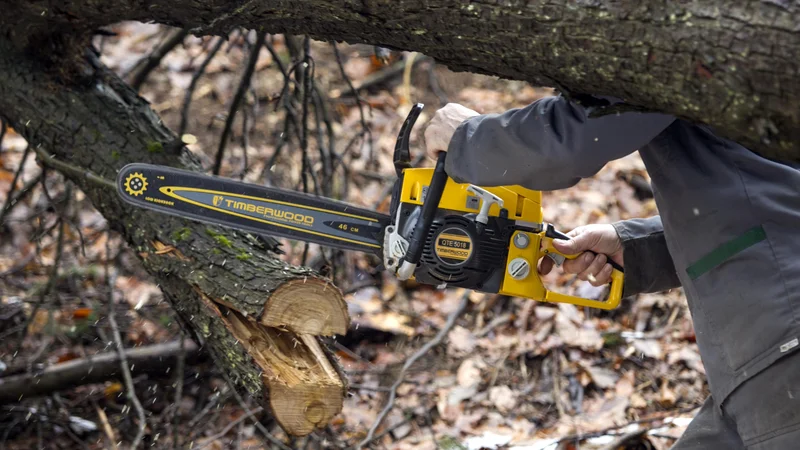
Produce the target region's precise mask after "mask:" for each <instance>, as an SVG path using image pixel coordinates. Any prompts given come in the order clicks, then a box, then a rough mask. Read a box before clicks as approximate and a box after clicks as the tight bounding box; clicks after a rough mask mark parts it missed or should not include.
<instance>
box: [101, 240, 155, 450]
mask: <svg viewBox="0 0 800 450" xmlns="http://www.w3.org/2000/svg"><path fill="white" fill-rule="evenodd" d="M110 255H111V250H110V244H109V240H108V239H107V240H106V264H105V272H106V273H105V277H106V282H107V283H108V324H109V325H110V326H111V333H112V335H113V337H114V343H115V344H116V347H117V353H118V354H119V363H120V369H121V370H122V378H123V379H124V381H125V388H126V390H127V395H128V400H129V401H130V402H131V403H133V406H134V408H135V409H136V414H137V415H138V416H139V431H137V432H136V437H134V439H133V442H132V443H131V448H132V449H136V448H138V447H139V444H140V443H141V442H142V437H143V436H144V429H145V426H146V425H147V418H146V417H145V415H144V408H142V404H141V403H140V402H139V398H138V397H137V396H136V391H135V390H134V385H133V377H132V376H131V370H130V366H128V356H127V355H126V354H125V347H124V345H123V343H122V336H121V335H120V332H119V327H118V326H117V320H116V319H115V317H114V315H115V314H114V282H113V281H112V280H111V277H110V274H109V270H108V261H109V256H110Z"/></svg>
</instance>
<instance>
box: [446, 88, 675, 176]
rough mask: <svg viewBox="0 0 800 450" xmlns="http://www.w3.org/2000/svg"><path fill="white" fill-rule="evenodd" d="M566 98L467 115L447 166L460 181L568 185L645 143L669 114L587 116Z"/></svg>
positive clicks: (655, 134) (579, 107)
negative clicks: (506, 109) (500, 110)
mask: <svg viewBox="0 0 800 450" xmlns="http://www.w3.org/2000/svg"><path fill="white" fill-rule="evenodd" d="M588 116H589V111H588V110H587V109H586V108H584V107H582V106H580V105H577V104H575V103H571V102H569V101H567V100H566V99H565V98H563V97H547V98H543V99H540V100H538V101H536V102H534V103H532V104H530V105H528V106H526V107H524V108H518V109H512V110H509V111H506V112H503V113H500V114H485V115H480V116H476V117H472V118H470V119H467V120H466V121H464V122H463V123H462V124H461V125H460V126H459V127H458V129H457V130H456V132H455V134H454V135H453V138H452V140H451V141H450V145H449V148H448V156H447V164H446V170H447V172H448V174H449V175H450V177H452V178H453V179H455V180H456V181H459V182H462V183H472V184H476V185H481V186H500V185H520V186H524V187H527V188H529V189H535V190H555V189H563V188H567V187H570V186H573V185H575V184H576V183H578V181H580V179H581V178H586V177H590V176H592V175H594V174H595V173H597V172H598V171H599V170H600V169H601V168H602V167H603V166H604V165H605V164H606V163H607V162H609V161H612V160H614V159H618V158H621V157H623V156H625V155H628V154H630V153H632V152H634V151H636V150H638V149H639V147H641V146H643V145H645V144H647V143H648V142H650V140H652V139H653V138H654V137H655V136H657V135H658V134H659V133H660V132H661V131H663V130H664V128H666V127H667V126H668V125H669V124H670V123H671V122H672V121H673V120H674V118H673V117H672V116H667V115H663V114H649V113H635V112H629V113H621V114H618V115H614V114H611V115H607V116H602V117H598V118H589V117H588Z"/></svg>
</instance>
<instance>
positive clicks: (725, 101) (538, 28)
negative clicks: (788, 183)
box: [3, 0, 800, 161]
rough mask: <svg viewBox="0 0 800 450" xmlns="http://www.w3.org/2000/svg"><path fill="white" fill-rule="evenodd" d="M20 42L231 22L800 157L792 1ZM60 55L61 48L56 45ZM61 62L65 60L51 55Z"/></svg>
mask: <svg viewBox="0 0 800 450" xmlns="http://www.w3.org/2000/svg"><path fill="white" fill-rule="evenodd" d="M6 3H8V4H7V5H6V6H3V9H4V10H10V11H13V12H11V13H9V14H7V17H14V18H21V17H24V18H25V20H20V21H18V24H17V25H16V27H12V28H13V29H15V30H16V29H18V30H19V31H18V32H17V33H15V34H13V39H14V40H15V42H17V45H21V46H25V45H31V46H33V47H37V48H40V47H42V46H43V43H48V44H51V45H52V43H53V40H52V39H51V37H52V36H53V34H54V33H55V34H58V33H63V32H72V31H73V30H75V29H76V27H77V28H80V29H92V28H96V27H100V26H102V25H107V24H110V23H113V22H116V21H119V20H140V21H155V22H160V23H164V24H169V25H174V26H179V27H193V32H194V33H196V34H208V33H221V32H225V31H227V30H229V29H231V28H232V27H233V26H244V27H250V28H257V29H260V30H263V31H268V32H274V33H278V32H287V33H293V34H308V35H310V36H312V37H314V38H318V39H326V40H330V39H335V40H344V41H349V42H365V43H371V44H378V45H382V46H384V47H390V48H398V49H404V50H414V51H418V52H421V53H424V54H426V55H429V56H432V57H434V58H436V59H437V60H439V61H440V62H441V63H444V64H446V65H447V66H449V67H450V68H452V69H455V70H468V71H473V72H480V73H486V74H493V75H498V76H501V77H506V78H513V79H521V80H528V81H530V82H532V83H534V84H535V85H545V86H552V87H559V88H561V89H563V90H564V91H566V92H569V93H573V94H581V93H587V94H604V95H613V96H617V97H621V98H624V99H625V100H626V101H627V102H629V103H630V105H632V106H635V107H640V108H644V109H651V110H657V111H663V112H667V113H672V114H675V115H678V116H680V117H684V118H687V119H689V120H692V121H696V122H702V123H706V124H710V125H711V126H713V127H714V128H715V129H716V130H717V132H718V133H719V134H720V135H722V136H725V137H728V138H731V139H734V140H736V141H739V142H740V143H742V144H743V145H745V146H747V147H749V148H751V149H753V150H756V151H758V152H760V153H762V154H764V155H766V156H770V157H781V158H786V159H791V160H795V161H800V126H798V122H799V121H800V83H798V82H797V77H798V75H800V70H799V68H800V32H798V24H800V4H798V2H796V1H794V2H793V1H780V0H743V1H737V2H726V1H724V0H692V1H671V2H663V1H658V2H656V1H641V0H622V1H610V0H590V1H581V2H573V1H568V0H550V1H547V2H543V1H530V0H504V1H490V0H479V1H469V2H467V1H461V0H425V1H421V0H358V1H356V0H348V1H341V2H335V1H328V0H263V1H253V0H228V1H212V0H192V1H189V0H174V1H170V2H159V3H153V2H139V1H133V0H126V1H118V2H94V1H89V0H66V1H58V2H55V1H52V0H34V1H29V2H18V1H14V2H10V1H9V2H6ZM55 48H56V49H60V48H61V45H60V41H59V45H56V47H55ZM55 53H56V54H57V53H59V52H58V51H56V52H55Z"/></svg>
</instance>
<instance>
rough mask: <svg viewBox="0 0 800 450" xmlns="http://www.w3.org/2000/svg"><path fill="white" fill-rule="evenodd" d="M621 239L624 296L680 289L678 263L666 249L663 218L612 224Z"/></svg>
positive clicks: (656, 217)
mask: <svg viewBox="0 0 800 450" xmlns="http://www.w3.org/2000/svg"><path fill="white" fill-rule="evenodd" d="M612 225H613V226H614V229H616V230H617V235H619V237H620V239H621V240H622V246H623V254H622V259H623V261H625V283H624V285H623V288H622V295H623V296H625V297H629V296H631V295H636V294H643V293H650V292H661V291H666V290H669V289H675V288H678V287H680V285H681V283H680V280H679V279H678V274H677V271H676V270H675V263H674V262H673V261H672V256H671V255H670V253H669V249H668V248H667V241H666V239H665V238H664V227H663V225H662V224H661V216H653V217H649V218H646V219H630V220H623V221H620V222H615V223H613V224H612Z"/></svg>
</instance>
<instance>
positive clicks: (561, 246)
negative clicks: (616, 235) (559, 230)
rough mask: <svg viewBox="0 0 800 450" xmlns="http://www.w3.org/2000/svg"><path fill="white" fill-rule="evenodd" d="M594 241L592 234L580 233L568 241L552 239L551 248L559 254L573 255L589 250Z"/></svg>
mask: <svg viewBox="0 0 800 450" xmlns="http://www.w3.org/2000/svg"><path fill="white" fill-rule="evenodd" d="M594 241H595V239H592V233H581V234H578V235H577V236H571V237H570V238H569V239H553V247H555V249H556V250H558V251H559V252H561V253H565V254H567V255H574V254H576V253H581V252H585V251H586V250H589V249H591V248H592V246H593V245H594V244H595V242H594Z"/></svg>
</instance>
